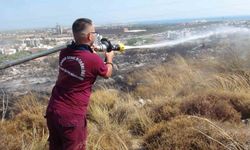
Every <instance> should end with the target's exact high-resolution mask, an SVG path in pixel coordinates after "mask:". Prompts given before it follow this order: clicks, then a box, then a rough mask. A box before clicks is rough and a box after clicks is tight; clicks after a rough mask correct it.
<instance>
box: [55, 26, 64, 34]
mask: <svg viewBox="0 0 250 150" xmlns="http://www.w3.org/2000/svg"><path fill="white" fill-rule="evenodd" d="M56 33H57V34H58V35H61V34H63V28H62V26H60V25H56Z"/></svg>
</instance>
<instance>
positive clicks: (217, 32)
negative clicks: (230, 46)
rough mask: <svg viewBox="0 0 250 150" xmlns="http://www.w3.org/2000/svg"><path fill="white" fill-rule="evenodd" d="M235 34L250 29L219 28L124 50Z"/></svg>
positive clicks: (248, 32)
mask: <svg viewBox="0 0 250 150" xmlns="http://www.w3.org/2000/svg"><path fill="white" fill-rule="evenodd" d="M236 33H237V34H238V33H244V34H250V29H248V28H240V27H220V28H217V29H214V30H212V31H207V32H204V33H202V34H198V35H192V36H189V37H185V38H182V39H177V40H172V41H165V42H161V43H157V44H148V45H140V46H125V48H126V49H137V48H140V49H143V48H160V47H167V46H175V45H178V44H181V43H185V42H190V41H195V40H198V39H204V38H208V37H211V36H214V35H223V34H236Z"/></svg>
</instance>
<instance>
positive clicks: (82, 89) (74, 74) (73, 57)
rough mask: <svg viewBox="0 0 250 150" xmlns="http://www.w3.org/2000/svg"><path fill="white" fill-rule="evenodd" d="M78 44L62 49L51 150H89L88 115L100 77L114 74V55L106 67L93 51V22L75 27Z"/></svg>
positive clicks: (50, 121) (50, 118)
mask: <svg viewBox="0 0 250 150" xmlns="http://www.w3.org/2000/svg"><path fill="white" fill-rule="evenodd" d="M72 30H73V35H74V39H75V42H72V44H71V45H68V47H67V48H65V49H62V50H61V52H60V56H59V75H58V79H57V81H56V84H55V86H54V88H53V90H52V94H51V98H50V101H49V105H48V107H47V111H46V119H47V126H48V129H49V147H50V150H85V149H86V137H87V120H86V111H87V107H88V103H89V97H90V94H91V88H92V85H93V84H94V82H95V80H96V77H97V76H98V75H99V76H102V77H105V78H108V77H110V76H111V74H112V67H113V64H112V59H113V56H114V53H113V51H111V52H109V53H105V56H106V63H105V62H104V61H103V60H102V59H101V58H100V57H99V56H98V55H97V54H96V53H93V50H92V49H91V47H92V46H93V43H94V41H95V38H96V32H95V28H94V26H93V23H92V21H91V20H90V19H87V18H80V19H77V20H76V21H75V22H74V23H73V25H72Z"/></svg>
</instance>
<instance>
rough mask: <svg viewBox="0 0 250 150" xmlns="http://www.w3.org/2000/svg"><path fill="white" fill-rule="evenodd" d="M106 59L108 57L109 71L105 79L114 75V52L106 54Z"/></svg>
mask: <svg viewBox="0 0 250 150" xmlns="http://www.w3.org/2000/svg"><path fill="white" fill-rule="evenodd" d="M105 57H106V60H107V61H106V66H107V67H108V71H107V73H106V75H105V76H104V77H105V78H109V77H111V75H112V72H113V57H114V52H113V51H111V52H106V53H105Z"/></svg>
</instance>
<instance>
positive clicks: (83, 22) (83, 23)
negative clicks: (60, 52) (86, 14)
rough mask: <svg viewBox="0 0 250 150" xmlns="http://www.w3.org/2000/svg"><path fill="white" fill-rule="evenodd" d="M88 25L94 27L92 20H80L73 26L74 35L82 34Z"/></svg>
mask: <svg viewBox="0 0 250 150" xmlns="http://www.w3.org/2000/svg"><path fill="white" fill-rule="evenodd" d="M88 25H92V20H90V19H88V18H79V19H77V20H76V21H75V22H74V23H73V25H72V31H73V33H80V32H82V31H84V30H86V28H87V27H88Z"/></svg>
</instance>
